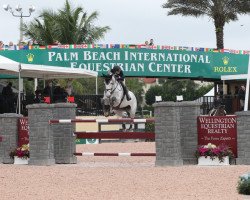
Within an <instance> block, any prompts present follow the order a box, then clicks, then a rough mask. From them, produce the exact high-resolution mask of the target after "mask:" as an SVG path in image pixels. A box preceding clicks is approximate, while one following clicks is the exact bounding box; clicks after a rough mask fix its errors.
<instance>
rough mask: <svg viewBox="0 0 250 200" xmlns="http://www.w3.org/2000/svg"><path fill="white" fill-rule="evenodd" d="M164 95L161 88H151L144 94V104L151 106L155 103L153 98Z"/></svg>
mask: <svg viewBox="0 0 250 200" xmlns="http://www.w3.org/2000/svg"><path fill="white" fill-rule="evenodd" d="M163 94H164V91H163V88H162V86H159V85H156V86H153V87H151V88H149V90H148V91H147V92H146V94H145V100H146V104H148V105H152V104H153V103H155V96H162V95H163Z"/></svg>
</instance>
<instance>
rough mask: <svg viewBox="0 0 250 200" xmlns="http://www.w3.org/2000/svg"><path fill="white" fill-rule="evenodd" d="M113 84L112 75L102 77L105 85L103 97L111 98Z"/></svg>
mask: <svg viewBox="0 0 250 200" xmlns="http://www.w3.org/2000/svg"><path fill="white" fill-rule="evenodd" d="M114 83H115V78H114V76H113V75H107V76H105V77H104V85H105V96H106V97H107V98H109V97H110V96H111V93H112V91H113V87H114Z"/></svg>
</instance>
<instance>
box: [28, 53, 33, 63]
mask: <svg viewBox="0 0 250 200" xmlns="http://www.w3.org/2000/svg"><path fill="white" fill-rule="evenodd" d="M27 59H28V62H29V63H31V62H33V60H34V54H32V53H29V54H28V55H27Z"/></svg>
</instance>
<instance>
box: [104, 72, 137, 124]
mask: <svg viewBox="0 0 250 200" xmlns="http://www.w3.org/2000/svg"><path fill="white" fill-rule="evenodd" d="M103 77H104V85H105V91H104V97H103V99H102V104H103V113H104V116H105V117H108V116H110V115H111V114H116V115H117V116H119V117H128V118H134V117H135V112H136V109H137V100H136V97H135V95H134V93H133V92H131V91H129V95H130V97H131V100H129V101H128V100H127V98H126V95H125V92H124V91H123V88H122V86H121V84H120V82H119V81H118V80H117V78H116V76H115V75H113V74H110V75H103ZM131 127H132V125H130V128H131ZM123 128H125V125H123Z"/></svg>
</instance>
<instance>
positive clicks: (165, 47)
mask: <svg viewBox="0 0 250 200" xmlns="http://www.w3.org/2000/svg"><path fill="white" fill-rule="evenodd" d="M161 49H167V50H170V46H166V45H163V46H161Z"/></svg>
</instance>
